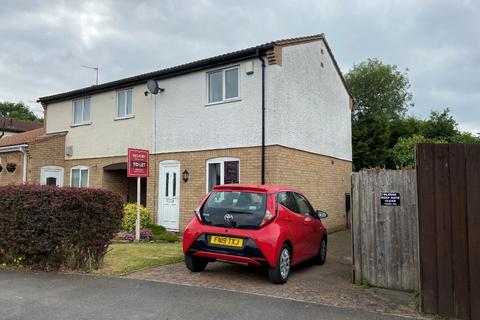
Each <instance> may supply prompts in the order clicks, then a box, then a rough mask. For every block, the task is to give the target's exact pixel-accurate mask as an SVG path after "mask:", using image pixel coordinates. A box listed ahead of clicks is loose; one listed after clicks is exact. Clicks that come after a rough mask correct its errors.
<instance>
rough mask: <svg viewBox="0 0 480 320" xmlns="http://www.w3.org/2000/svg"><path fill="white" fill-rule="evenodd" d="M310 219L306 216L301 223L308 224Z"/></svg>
mask: <svg viewBox="0 0 480 320" xmlns="http://www.w3.org/2000/svg"><path fill="white" fill-rule="evenodd" d="M310 221H312V219H311V218H309V217H306V218H305V220H303V223H305V224H308V223H309V222H310Z"/></svg>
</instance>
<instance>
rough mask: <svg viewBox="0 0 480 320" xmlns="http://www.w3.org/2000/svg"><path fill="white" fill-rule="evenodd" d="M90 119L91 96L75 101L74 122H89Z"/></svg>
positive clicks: (75, 123)
mask: <svg viewBox="0 0 480 320" xmlns="http://www.w3.org/2000/svg"><path fill="white" fill-rule="evenodd" d="M90 120H91V117H90V98H83V99H78V100H75V101H73V124H74V125H77V124H88V123H90Z"/></svg>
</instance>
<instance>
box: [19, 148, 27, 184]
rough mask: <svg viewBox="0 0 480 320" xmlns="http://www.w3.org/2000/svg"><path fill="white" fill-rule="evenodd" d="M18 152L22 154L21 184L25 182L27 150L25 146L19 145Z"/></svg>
mask: <svg viewBox="0 0 480 320" xmlns="http://www.w3.org/2000/svg"><path fill="white" fill-rule="evenodd" d="M20 152H21V153H22V154H23V168H22V169H23V170H22V171H23V178H22V180H23V184H26V183H27V165H28V158H27V150H26V147H21V148H20Z"/></svg>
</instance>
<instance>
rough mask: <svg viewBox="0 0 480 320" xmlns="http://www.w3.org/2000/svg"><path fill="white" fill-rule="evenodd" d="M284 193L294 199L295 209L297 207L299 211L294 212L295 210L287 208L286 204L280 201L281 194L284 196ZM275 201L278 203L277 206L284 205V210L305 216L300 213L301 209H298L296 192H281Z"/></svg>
mask: <svg viewBox="0 0 480 320" xmlns="http://www.w3.org/2000/svg"><path fill="white" fill-rule="evenodd" d="M282 193H285V194H286V195H290V196H291V197H292V198H293V201H294V202H295V207H296V209H297V210H298V211H295V210H293V208H289V207H287V206H286V205H285V204H283V203H282V202H281V201H280V200H279V198H280V194H282ZM275 200H276V201H275V202H276V203H277V204H280V205H282V206H283V207H284V208H286V209H288V210H289V211H291V212H292V213H295V214H298V215H303V214H302V213H300V208H299V207H298V203H297V199H296V198H295V192H293V191H280V192H278V193H277V195H276V197H275Z"/></svg>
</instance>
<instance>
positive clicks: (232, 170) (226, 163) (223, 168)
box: [206, 158, 240, 192]
mask: <svg viewBox="0 0 480 320" xmlns="http://www.w3.org/2000/svg"><path fill="white" fill-rule="evenodd" d="M231 183H240V159H238V158H214V159H210V160H207V176H206V188H207V192H210V191H212V189H213V188H214V187H215V186H218V185H221V184H231Z"/></svg>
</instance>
